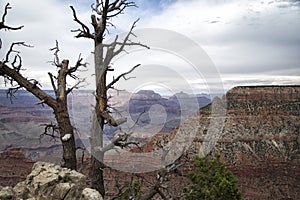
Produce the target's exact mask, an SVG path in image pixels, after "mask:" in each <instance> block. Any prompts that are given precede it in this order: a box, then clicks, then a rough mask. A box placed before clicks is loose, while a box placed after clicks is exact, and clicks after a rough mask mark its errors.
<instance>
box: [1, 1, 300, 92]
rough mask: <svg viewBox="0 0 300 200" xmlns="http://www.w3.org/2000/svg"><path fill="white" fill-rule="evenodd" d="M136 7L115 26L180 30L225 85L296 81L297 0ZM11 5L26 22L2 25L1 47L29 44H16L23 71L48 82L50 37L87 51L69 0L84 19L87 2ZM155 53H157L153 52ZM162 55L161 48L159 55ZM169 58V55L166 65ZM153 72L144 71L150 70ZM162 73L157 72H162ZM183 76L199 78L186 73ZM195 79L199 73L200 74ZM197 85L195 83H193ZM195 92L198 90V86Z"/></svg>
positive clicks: (70, 51)
mask: <svg viewBox="0 0 300 200" xmlns="http://www.w3.org/2000/svg"><path fill="white" fill-rule="evenodd" d="M136 2H137V4H138V5H139V8H130V9H129V10H128V12H127V13H126V14H124V15H122V16H120V17H118V18H116V19H114V21H113V22H114V23H115V24H116V26H117V29H115V30H112V31H111V33H121V32H123V31H126V30H128V29H129V28H130V25H131V23H132V22H133V21H134V20H135V19H137V18H141V20H140V22H139V24H138V28H164V29H168V30H172V31H176V32H178V33H181V34H184V35H186V36H187V37H189V38H191V39H192V40H194V41H195V42H197V43H198V44H199V45H200V46H201V47H202V48H203V49H204V50H205V51H206V52H207V54H208V56H209V57H210V58H211V59H212V61H213V62H214V63H215V66H216V67H217V69H218V70H219V72H220V76H221V77H223V83H224V87H225V89H226V90H227V89H229V88H231V87H233V86H235V85H247V84H251V85H255V84H260V85H262V84H300V60H299V58H300V53H299V52H300V34H299V32H300V1H298V0H274V1H271V0H268V1H253V0H245V1H235V0H226V1H218V0H214V1H211V0H203V1H198V0H177V1H174V0H173V1H172V0H169V1H162V0H155V1H143V0H136ZM10 3H11V5H12V6H13V9H12V10H10V12H9V14H8V16H7V22H8V23H9V24H12V25H25V28H24V29H23V30H21V31H17V32H1V33H0V34H1V38H2V40H3V41H4V45H5V46H4V48H3V49H1V57H2V56H3V55H4V53H5V50H7V48H8V46H9V43H10V42H11V41H26V42H27V43H29V44H32V45H34V46H35V47H34V48H33V49H22V55H23V58H24V59H23V60H24V65H25V66H26V67H27V66H29V67H27V68H28V70H27V71H26V72H24V73H27V74H28V76H29V75H30V77H32V78H36V79H38V80H40V81H42V82H43V85H44V87H46V88H47V87H49V86H50V84H49V81H48V77H47V76H46V74H47V73H46V72H47V71H50V70H51V71H53V70H55V69H54V68H53V66H51V65H50V64H49V63H47V61H49V60H52V54H51V52H49V51H48V49H49V48H51V47H53V46H54V44H55V40H58V41H59V42H60V46H61V49H62V53H61V55H62V58H69V59H70V60H71V63H72V62H73V63H75V61H76V59H77V57H78V55H79V53H82V56H83V57H88V55H89V54H90V52H91V50H92V43H91V41H86V40H79V39H75V38H74V34H73V33H71V32H70V30H71V29H76V28H78V27H77V24H75V23H74V22H73V21H72V13H71V11H70V9H69V7H68V6H69V5H70V4H74V5H75V6H76V7H77V8H78V9H77V10H78V15H79V16H80V17H82V18H85V19H86V22H88V20H89V15H90V9H89V8H90V7H89V4H88V3H86V1H84V0H68V1H58V0H43V1H34V0H27V1H18V0H12V1H10ZM4 5H5V2H3V1H1V2H0V6H1V8H3V7H4ZM156 56H157V55H156ZM164 58H167V57H166V56H163V55H162V58H161V59H162V60H163V59H164ZM172 66H173V63H172V61H170V65H169V67H172ZM155 73H157V72H153V73H151V72H149V74H148V75H149V76H155ZM165 73H166V72H161V74H165ZM187 82H193V83H195V82H197V80H196V79H194V80H187ZM199 82H200V78H199ZM199 90H200V89H199ZM199 92H201V91H199Z"/></svg>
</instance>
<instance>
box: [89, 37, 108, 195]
mask: <svg viewBox="0 0 300 200" xmlns="http://www.w3.org/2000/svg"><path fill="white" fill-rule="evenodd" d="M94 53H95V54H94V63H95V75H96V105H95V111H94V116H93V128H92V136H91V148H92V158H91V171H90V179H91V187H92V188H94V189H96V190H98V191H99V192H100V194H101V195H102V196H105V187H104V177H103V169H104V167H105V165H104V152H103V151H101V149H102V148H103V129H104V121H105V119H104V118H103V117H102V113H104V112H105V111H106V109H107V89H106V69H105V65H104V64H103V46H102V44H97V42H96V44H95V52H94Z"/></svg>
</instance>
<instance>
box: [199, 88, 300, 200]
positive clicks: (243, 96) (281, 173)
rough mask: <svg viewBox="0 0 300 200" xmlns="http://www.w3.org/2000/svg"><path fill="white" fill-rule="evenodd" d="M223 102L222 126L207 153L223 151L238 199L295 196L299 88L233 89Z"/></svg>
mask: <svg viewBox="0 0 300 200" xmlns="http://www.w3.org/2000/svg"><path fill="white" fill-rule="evenodd" d="M226 100H227V114H226V120H225V126H224V130H223V132H222V137H221V138H220V139H219V141H218V143H217V145H216V146H215V148H214V150H213V151H218V152H220V153H221V154H222V155H224V160H225V161H226V163H227V164H228V167H229V168H230V169H231V170H232V171H233V172H234V173H235V174H236V175H237V176H238V178H239V180H240V188H241V190H242V192H243V193H244V197H245V198H246V199H247V198H248V199H283V198H285V199H298V198H299V197H300V192H299V191H300V134H299V128H300V87H297V86H294V87H292V86H291V87H280V86H277V87H276V86H274V87H236V88H233V89H232V90H230V91H229V92H228V93H227V94H226ZM199 132H200V135H199V138H201V130H200V131H199ZM202 133H203V132H202Z"/></svg>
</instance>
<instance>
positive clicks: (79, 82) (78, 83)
mask: <svg viewBox="0 0 300 200" xmlns="http://www.w3.org/2000/svg"><path fill="white" fill-rule="evenodd" d="M84 82H85V79H82V80H79V81H78V82H77V83H76V84H75V85H73V86H72V87H71V88H68V89H67V95H68V94H69V93H70V92H72V91H73V90H74V89H78V88H80V87H83V86H81V85H80V84H81V83H84Z"/></svg>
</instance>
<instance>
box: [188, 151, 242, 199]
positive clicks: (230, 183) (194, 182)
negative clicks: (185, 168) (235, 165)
mask: <svg viewBox="0 0 300 200" xmlns="http://www.w3.org/2000/svg"><path fill="white" fill-rule="evenodd" d="M194 167H195V171H193V172H190V173H189V180H190V184H189V185H188V186H187V187H186V188H185V194H186V196H185V199H187V200H195V199H214V200H215V199H224V200H225V199H226V200H227V199H242V194H241V192H240V191H239V190H238V188H237V182H238V180H237V178H236V177H234V176H233V174H232V173H231V172H230V171H228V170H226V168H225V164H224V163H222V162H221V161H220V154H216V155H215V156H214V157H213V158H209V157H208V156H206V157H204V158H200V157H199V156H196V157H195V160H194Z"/></svg>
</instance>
